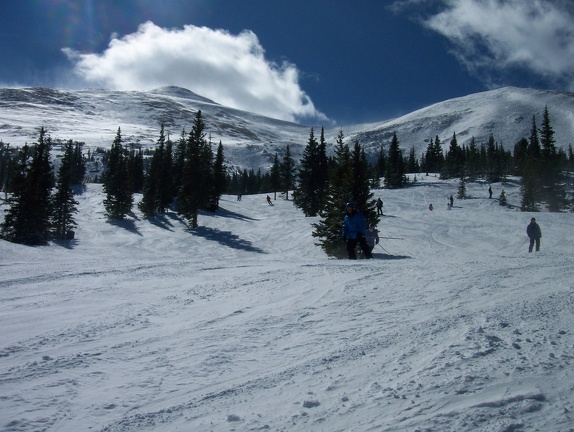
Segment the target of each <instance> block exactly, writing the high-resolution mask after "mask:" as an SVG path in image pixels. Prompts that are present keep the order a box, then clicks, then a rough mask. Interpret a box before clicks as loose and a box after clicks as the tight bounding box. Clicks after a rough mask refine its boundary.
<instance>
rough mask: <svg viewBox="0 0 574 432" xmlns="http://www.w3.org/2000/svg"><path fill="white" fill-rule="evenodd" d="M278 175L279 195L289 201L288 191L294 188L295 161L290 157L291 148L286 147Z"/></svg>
mask: <svg viewBox="0 0 574 432" xmlns="http://www.w3.org/2000/svg"><path fill="white" fill-rule="evenodd" d="M279 173H280V178H281V193H282V194H283V195H284V196H285V199H287V200H288V199H289V191H290V190H292V189H293V188H294V187H295V161H294V160H293V157H292V156H291V148H290V147H289V145H287V148H286V149H285V154H284V155H283V160H282V161H281V164H280V165H279Z"/></svg>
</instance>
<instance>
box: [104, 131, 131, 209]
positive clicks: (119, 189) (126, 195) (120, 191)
mask: <svg viewBox="0 0 574 432" xmlns="http://www.w3.org/2000/svg"><path fill="white" fill-rule="evenodd" d="M130 180H131V176H130V172H129V166H128V157H127V155H126V150H125V149H124V145H123V141H122V133H121V129H120V128H118V131H117V133H116V137H115V138H114V142H113V143H112V147H111V149H110V153H109V158H108V161H107V166H106V171H105V173H104V175H103V188H104V192H105V194H106V198H105V199H104V208H105V209H106V215H107V217H108V218H110V219H124V218H125V217H126V215H127V214H128V213H129V212H130V211H131V209H132V205H133V196H132V185H131V184H130Z"/></svg>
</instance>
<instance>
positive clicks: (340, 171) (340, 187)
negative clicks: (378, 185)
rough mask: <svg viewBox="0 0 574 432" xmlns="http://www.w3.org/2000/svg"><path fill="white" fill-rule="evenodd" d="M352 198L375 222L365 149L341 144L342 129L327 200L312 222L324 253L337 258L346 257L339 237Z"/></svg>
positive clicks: (342, 139) (368, 217)
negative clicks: (351, 149)
mask: <svg viewBox="0 0 574 432" xmlns="http://www.w3.org/2000/svg"><path fill="white" fill-rule="evenodd" d="M350 201H353V202H355V203H356V204H357V207H358V208H359V209H360V211H361V212H362V213H363V215H364V216H365V218H366V219H367V220H370V221H372V222H373V223H377V222H378V217H377V215H376V211H375V201H374V200H372V194H371V192H370V189H369V175H368V163H367V160H366V157H365V153H364V150H363V149H362V147H361V146H360V144H359V142H358V141H357V142H355V145H354V147H353V152H352V153H351V152H350V150H349V147H348V146H347V145H346V144H345V143H344V135H343V131H340V132H339V134H338V136H337V143H336V146H335V154H334V157H333V165H332V171H331V176H330V181H329V188H328V192H327V200H326V203H325V206H324V208H323V210H322V212H321V220H320V221H319V222H318V223H316V224H313V227H314V228H315V230H314V231H313V234H312V235H313V237H316V238H318V239H319V242H318V243H317V245H318V246H321V247H322V249H323V250H324V251H325V253H326V254H327V255H329V256H332V257H336V258H344V257H346V256H347V254H346V248H345V242H344V241H343V240H342V238H341V234H342V223H343V219H344V216H345V213H344V212H345V207H346V203H347V202H350Z"/></svg>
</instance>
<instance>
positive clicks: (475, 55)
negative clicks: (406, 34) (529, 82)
mask: <svg viewBox="0 0 574 432" xmlns="http://www.w3.org/2000/svg"><path fill="white" fill-rule="evenodd" d="M429 3H434V4H435V6H436V5H437V2H436V1H435V2H428V1H427V2H422V1H420V0H416V1H415V0H408V1H403V2H400V1H399V2H396V3H395V5H394V6H395V7H398V8H400V7H401V5H402V6H405V7H406V6H414V5H416V6H421V5H422V4H426V5H428V4H429ZM438 4H441V5H442V6H443V7H442V10H441V11H440V12H436V13H434V14H432V15H430V16H428V17H426V18H423V22H424V24H425V25H426V26H427V27H428V28H430V29H432V30H434V31H436V32H438V33H440V34H442V35H443V36H445V37H446V38H448V39H449V40H450V41H451V42H452V43H453V45H454V51H453V52H454V54H455V55H456V56H457V58H458V59H459V60H460V61H461V62H462V63H463V64H464V65H466V66H467V67H468V69H469V70H470V71H471V72H473V73H475V74H477V75H479V76H483V78H485V79H488V78H489V74H490V73H492V72H499V73H504V72H505V71H507V70H509V69H516V68H518V69H523V70H526V71H528V72H531V73H534V74H536V75H538V76H540V77H542V78H544V79H546V80H548V81H551V82H554V83H556V84H560V85H563V86H566V87H568V88H569V89H571V90H574V11H573V9H574V8H573V7H572V3H571V0H567V1H564V0H527V1H524V0H442V1H440V2H438Z"/></svg>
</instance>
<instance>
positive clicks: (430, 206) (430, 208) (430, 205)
mask: <svg viewBox="0 0 574 432" xmlns="http://www.w3.org/2000/svg"><path fill="white" fill-rule="evenodd" d="M432 209H433V207H432V203H431V204H429V210H430V211H432Z"/></svg>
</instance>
